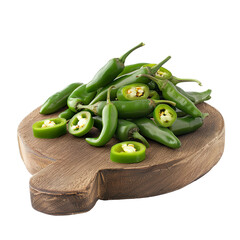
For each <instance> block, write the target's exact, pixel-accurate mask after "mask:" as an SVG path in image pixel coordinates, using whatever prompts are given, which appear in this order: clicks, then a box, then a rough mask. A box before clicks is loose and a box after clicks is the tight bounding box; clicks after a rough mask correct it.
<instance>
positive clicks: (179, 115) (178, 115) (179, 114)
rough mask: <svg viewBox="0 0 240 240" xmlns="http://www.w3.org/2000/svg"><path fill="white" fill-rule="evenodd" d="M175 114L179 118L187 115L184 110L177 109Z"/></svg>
mask: <svg viewBox="0 0 240 240" xmlns="http://www.w3.org/2000/svg"><path fill="white" fill-rule="evenodd" d="M175 112H176V114H177V117H184V116H186V115H187V114H186V113H185V112H183V111H182V110H180V109H178V108H175Z"/></svg>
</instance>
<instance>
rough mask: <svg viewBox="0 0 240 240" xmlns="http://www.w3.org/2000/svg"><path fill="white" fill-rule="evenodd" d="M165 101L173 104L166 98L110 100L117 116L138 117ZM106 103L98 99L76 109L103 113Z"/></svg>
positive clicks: (145, 114)
mask: <svg viewBox="0 0 240 240" xmlns="http://www.w3.org/2000/svg"><path fill="white" fill-rule="evenodd" d="M159 103H167V104H171V105H173V106H174V105H175V103H174V102H172V101H168V100H152V99H143V100H133V101H112V104H114V106H116V108H117V111H118V116H119V118H123V119H124V118H125V119H128V118H139V117H146V116H147V115H148V114H150V113H151V112H152V111H153V110H154V108H155V107H156V105H157V104H159ZM106 105H107V102H106V101H100V102H97V103H95V104H93V105H80V104H79V105H78V106H77V109H78V110H79V111H80V110H82V109H88V110H90V111H91V112H93V113H94V114H95V115H97V116H102V115H103V109H104V107H105V106H106Z"/></svg>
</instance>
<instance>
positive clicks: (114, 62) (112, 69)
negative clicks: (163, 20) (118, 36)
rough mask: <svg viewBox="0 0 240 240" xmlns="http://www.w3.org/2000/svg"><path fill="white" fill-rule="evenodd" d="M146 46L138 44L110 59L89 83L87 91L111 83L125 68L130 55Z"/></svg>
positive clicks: (95, 89)
mask: <svg viewBox="0 0 240 240" xmlns="http://www.w3.org/2000/svg"><path fill="white" fill-rule="evenodd" d="M142 46H144V43H140V44H138V45H137V46H136V47H134V48H132V49H131V50H129V51H128V52H126V53H125V54H124V55H123V56H122V57H120V58H113V59H110V60H109V61H108V62H107V63H106V65H104V66H103V67H102V68H101V69H100V70H99V71H98V72H97V73H96V75H95V76H94V77H93V79H92V81H90V82H89V83H88V84H87V87H86V89H87V91H88V92H93V91H97V90H98V89H99V88H101V87H104V86H106V85H107V84H109V83H111V82H112V81H113V80H114V79H115V78H116V77H117V76H118V74H120V73H121V72H122V71H123V69H124V63H125V60H126V58H127V57H128V55H129V54H130V53H131V52H133V51H134V50H136V49H137V48H140V47H142Z"/></svg>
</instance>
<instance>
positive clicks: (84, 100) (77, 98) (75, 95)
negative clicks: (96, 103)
mask: <svg viewBox="0 0 240 240" xmlns="http://www.w3.org/2000/svg"><path fill="white" fill-rule="evenodd" d="M95 95H96V92H90V93H89V92H87V90H86V84H82V85H81V86H79V87H78V88H76V89H75V90H74V91H73V92H72V93H71V95H70V96H69V97H68V99H67V105H68V107H69V109H71V110H72V111H73V112H77V110H76V106H77V105H78V104H85V105H87V104H89V103H90V102H91V101H92V100H93V98H94V97H95Z"/></svg>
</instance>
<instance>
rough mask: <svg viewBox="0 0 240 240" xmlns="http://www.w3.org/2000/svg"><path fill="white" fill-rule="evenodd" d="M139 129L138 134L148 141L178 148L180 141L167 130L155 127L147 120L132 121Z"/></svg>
mask: <svg viewBox="0 0 240 240" xmlns="http://www.w3.org/2000/svg"><path fill="white" fill-rule="evenodd" d="M132 121H133V122H134V123H136V124H137V126H138V127H139V129H140V133H141V134H142V135H143V136H144V137H146V138H149V139H152V140H154V141H156V142H158V143H161V144H163V145H165V146H167V147H170V148H179V147H180V146H181V142H180V140H179V139H178V138H177V137H176V136H175V135H174V134H173V132H172V131H170V130H169V129H168V128H165V127H159V126H157V125H156V124H155V123H154V122H153V121H152V120H150V119H148V118H139V119H134V120H132Z"/></svg>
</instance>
